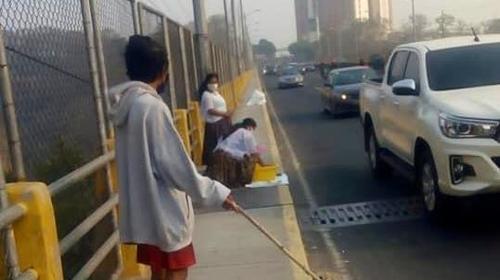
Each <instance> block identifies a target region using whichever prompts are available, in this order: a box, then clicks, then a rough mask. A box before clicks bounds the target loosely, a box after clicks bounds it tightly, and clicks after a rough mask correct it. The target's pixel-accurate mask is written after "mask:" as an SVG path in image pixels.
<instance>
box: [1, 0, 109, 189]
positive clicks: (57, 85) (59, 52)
mask: <svg viewBox="0 0 500 280" xmlns="http://www.w3.org/2000/svg"><path fill="white" fill-rule="evenodd" d="M0 6H1V7H2V12H1V13H0V25H1V26H2V27H3V28H4V39H5V48H6V49H7V60H8V63H9V65H10V70H11V79H12V90H13V92H14V102H15V106H16V112H17V117H18V124H19V129H20V137H21V139H22V142H21V144H22V150H23V155H24V162H25V166H26V170H27V173H28V174H27V175H28V178H33V179H35V178H36V177H37V175H39V174H38V173H40V172H43V170H41V169H43V167H44V163H45V162H46V160H47V159H48V158H50V155H51V153H52V152H53V150H54V149H57V146H58V145H61V144H62V143H64V144H65V145H70V146H72V147H74V148H75V150H78V151H79V152H80V153H81V155H82V156H83V157H84V159H85V160H87V161H88V160H91V159H93V158H94V157H96V156H97V155H98V152H99V137H98V128H97V122H96V118H95V115H96V106H95V103H94V97H93V92H92V82H91V80H90V75H89V73H90V71H89V65H88V58H87V56H86V42H85V35H84V31H83V24H82V16H81V11H80V4H79V1H78V0H67V1H63V2H61V1H57V0H43V1H37V0H31V1H28V0H23V1H9V0H2V1H1V5H0ZM76 124H78V125H76Z"/></svg>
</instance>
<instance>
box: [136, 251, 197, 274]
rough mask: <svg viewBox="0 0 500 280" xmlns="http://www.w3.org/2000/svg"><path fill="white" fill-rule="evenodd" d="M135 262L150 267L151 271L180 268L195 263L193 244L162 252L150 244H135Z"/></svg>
mask: <svg viewBox="0 0 500 280" xmlns="http://www.w3.org/2000/svg"><path fill="white" fill-rule="evenodd" d="M137 262H138V263H141V264H145V265H148V266H150V267H151V271H153V272H161V270H163V269H164V270H169V271H172V270H181V269H186V268H188V267H190V266H192V265H194V264H196V258H195V255H194V248H193V244H189V245H188V246H186V247H184V248H182V249H180V250H178V251H175V252H169V253H167V252H163V251H161V250H160V249H159V248H158V247H156V246H152V245H145V244H139V245H137Z"/></svg>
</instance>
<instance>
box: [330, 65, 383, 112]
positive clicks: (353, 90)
mask: <svg viewBox="0 0 500 280" xmlns="http://www.w3.org/2000/svg"><path fill="white" fill-rule="evenodd" d="M374 76H375V72H374V71H373V70H372V69H371V68H369V67H367V66H356V67H347V68H341V69H335V70H332V71H330V73H329V75H328V78H327V81H326V83H325V85H326V86H327V87H328V88H329V89H327V90H324V91H323V92H322V94H321V100H322V103H323V109H324V111H325V112H327V113H331V114H333V115H340V114H344V113H354V112H359V91H360V89H361V85H362V83H363V81H364V80H365V79H372V78H373V77H374Z"/></svg>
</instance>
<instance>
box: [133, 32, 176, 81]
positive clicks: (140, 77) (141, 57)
mask: <svg viewBox="0 0 500 280" xmlns="http://www.w3.org/2000/svg"><path fill="white" fill-rule="evenodd" d="M125 63H126V65H127V75H128V77H129V78H130V79H131V80H134V81H141V82H145V83H150V82H152V81H154V80H155V79H156V78H158V76H159V75H161V74H162V73H164V72H165V71H167V67H168V59H167V52H166V51H165V48H164V47H163V46H161V45H160V44H159V43H157V42H155V41H154V40H153V39H152V38H151V37H148V36H141V35H133V36H130V38H129V40H128V44H127V47H126V49H125Z"/></svg>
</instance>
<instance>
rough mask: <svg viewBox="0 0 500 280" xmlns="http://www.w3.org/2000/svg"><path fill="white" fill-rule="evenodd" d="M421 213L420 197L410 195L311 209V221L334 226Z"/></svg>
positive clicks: (402, 217)
mask: <svg viewBox="0 0 500 280" xmlns="http://www.w3.org/2000/svg"><path fill="white" fill-rule="evenodd" d="M423 215H424V208H423V204H422V201H421V199H420V198H418V197H411V198H401V199H393V200H382V201H370V202H359V203H351V204H342V205H334V206H325V207H319V208H317V209H313V210H312V211H311V223H312V224H313V225H314V226H320V227H329V228H335V227H349V226H356V225H365V224H376V223H386V222H397V221H405V220H414V219H418V218H421V217H422V216H423Z"/></svg>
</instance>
